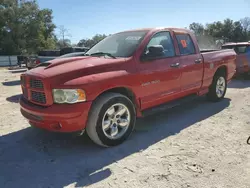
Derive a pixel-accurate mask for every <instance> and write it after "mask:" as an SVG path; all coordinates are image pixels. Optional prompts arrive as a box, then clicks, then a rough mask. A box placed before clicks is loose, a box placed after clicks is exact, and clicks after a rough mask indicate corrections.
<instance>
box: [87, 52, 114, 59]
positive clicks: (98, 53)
mask: <svg viewBox="0 0 250 188" xmlns="http://www.w3.org/2000/svg"><path fill="white" fill-rule="evenodd" d="M86 55H90V56H95V55H107V56H109V57H112V58H114V59H116V57H115V56H113V55H112V54H110V53H106V52H96V53H93V54H86Z"/></svg>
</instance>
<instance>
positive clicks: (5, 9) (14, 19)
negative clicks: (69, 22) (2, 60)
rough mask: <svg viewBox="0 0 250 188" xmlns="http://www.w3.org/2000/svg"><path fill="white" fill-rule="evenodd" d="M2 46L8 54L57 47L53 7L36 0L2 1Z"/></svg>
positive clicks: (0, 12)
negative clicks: (45, 6)
mask: <svg viewBox="0 0 250 188" xmlns="http://www.w3.org/2000/svg"><path fill="white" fill-rule="evenodd" d="M0 18H1V19H0V36H1V41H0V48H1V49H2V53H4V54H6V55H12V54H15V55H17V54H21V53H22V54H31V53H36V52H37V51H38V50H41V49H46V48H55V41H54V37H53V32H54V29H55V25H54V24H53V22H52V19H53V17H52V10H49V9H41V10H40V9H39V7H38V4H37V2H36V1H26V0H1V1H0Z"/></svg>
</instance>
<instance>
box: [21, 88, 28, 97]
mask: <svg viewBox="0 0 250 188" xmlns="http://www.w3.org/2000/svg"><path fill="white" fill-rule="evenodd" d="M22 90H23V96H24V97H25V98H28V90H27V89H26V88H22Z"/></svg>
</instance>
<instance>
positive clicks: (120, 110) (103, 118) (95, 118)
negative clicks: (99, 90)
mask: <svg viewBox="0 0 250 188" xmlns="http://www.w3.org/2000/svg"><path fill="white" fill-rule="evenodd" d="M135 121H136V113H135V108H134V105H133V103H132V102H131V100H130V99H128V98H127V97H126V96H124V95H121V94H118V93H106V94H104V95H102V96H100V97H99V98H98V99H97V100H96V101H95V102H94V103H93V106H92V108H91V111H90V114H89V118H88V123H87V128H86V131H87V134H88V135H89V137H90V138H91V140H93V141H94V142H95V143H96V144H98V145H100V146H105V147H109V146H116V145H119V144H121V143H122V142H124V141H125V140H126V139H127V138H128V137H129V135H130V134H131V132H132V131H133V129H134V126H135Z"/></svg>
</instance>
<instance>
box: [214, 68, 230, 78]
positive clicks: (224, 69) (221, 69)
mask: <svg viewBox="0 0 250 188" xmlns="http://www.w3.org/2000/svg"><path fill="white" fill-rule="evenodd" d="M215 74H224V75H225V76H226V77H227V67H226V66H221V67H219V68H218V69H217V71H216V73H215Z"/></svg>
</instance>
